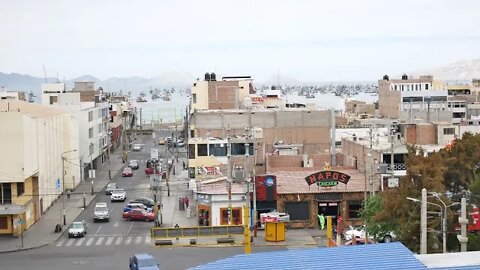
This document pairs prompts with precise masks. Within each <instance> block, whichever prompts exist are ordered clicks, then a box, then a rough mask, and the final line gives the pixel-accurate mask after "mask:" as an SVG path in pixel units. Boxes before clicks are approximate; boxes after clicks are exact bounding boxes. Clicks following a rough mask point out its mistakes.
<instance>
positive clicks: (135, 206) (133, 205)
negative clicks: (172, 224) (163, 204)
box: [123, 203, 152, 212]
mask: <svg viewBox="0 0 480 270" xmlns="http://www.w3.org/2000/svg"><path fill="white" fill-rule="evenodd" d="M132 209H143V210H145V211H147V212H152V208H149V207H146V206H145V205H144V204H143V203H128V204H127V205H126V206H125V207H124V208H123V212H128V211H130V210H132Z"/></svg>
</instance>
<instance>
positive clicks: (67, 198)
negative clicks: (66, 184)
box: [67, 189, 70, 200]
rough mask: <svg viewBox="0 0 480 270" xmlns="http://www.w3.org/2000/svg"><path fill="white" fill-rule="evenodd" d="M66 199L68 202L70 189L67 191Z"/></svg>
mask: <svg viewBox="0 0 480 270" xmlns="http://www.w3.org/2000/svg"><path fill="white" fill-rule="evenodd" d="M67 199H69V200H70V189H67Z"/></svg>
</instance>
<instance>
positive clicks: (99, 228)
mask: <svg viewBox="0 0 480 270" xmlns="http://www.w3.org/2000/svg"><path fill="white" fill-rule="evenodd" d="M102 226H103V225H100V227H98V230H97V232H96V233H95V236H97V234H98V232H99V231H100V230H101V229H102Z"/></svg>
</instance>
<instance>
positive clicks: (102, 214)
mask: <svg viewBox="0 0 480 270" xmlns="http://www.w3.org/2000/svg"><path fill="white" fill-rule="evenodd" d="M100 220H102V221H106V222H108V221H109V220H110V210H109V209H108V207H107V203H103V202H101V203H97V204H96V205H95V208H94V209H93V222H97V221H100Z"/></svg>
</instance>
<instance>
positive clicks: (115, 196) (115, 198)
mask: <svg viewBox="0 0 480 270" xmlns="http://www.w3.org/2000/svg"><path fill="white" fill-rule="evenodd" d="M126 198H127V192H126V191H125V189H123V188H119V189H116V190H114V191H113V192H112V195H110V201H112V202H124V201H125V199H126Z"/></svg>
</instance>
